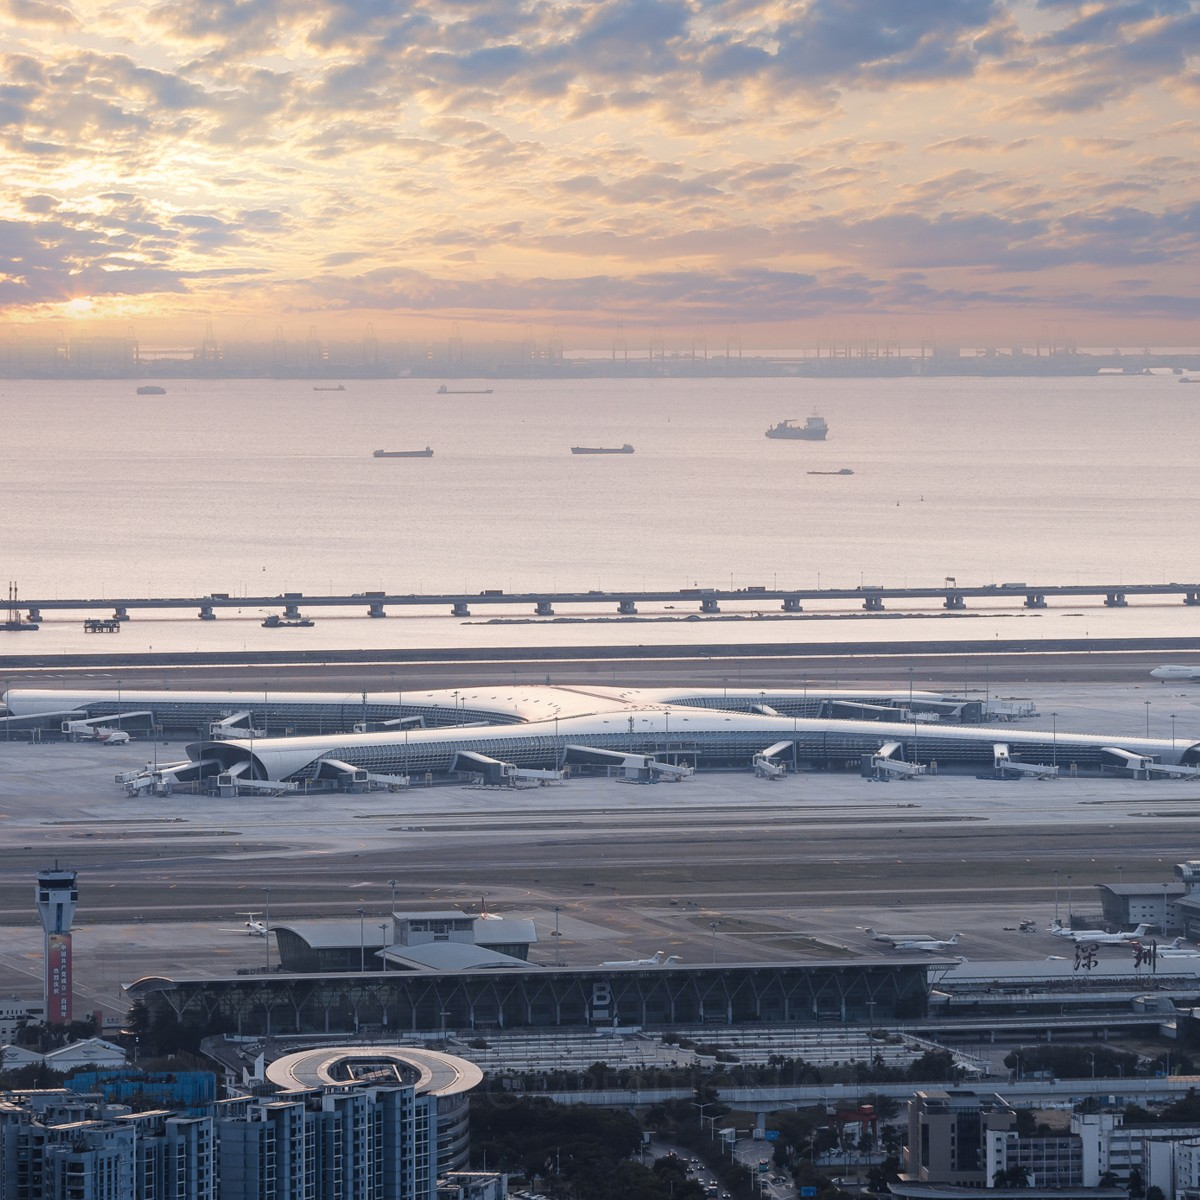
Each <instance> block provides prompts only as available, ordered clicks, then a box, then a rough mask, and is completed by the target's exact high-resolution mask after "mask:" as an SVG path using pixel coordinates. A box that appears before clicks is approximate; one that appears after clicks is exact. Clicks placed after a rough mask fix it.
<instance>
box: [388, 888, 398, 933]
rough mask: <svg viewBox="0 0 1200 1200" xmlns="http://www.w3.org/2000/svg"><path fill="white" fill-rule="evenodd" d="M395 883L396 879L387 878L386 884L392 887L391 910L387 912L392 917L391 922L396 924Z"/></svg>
mask: <svg viewBox="0 0 1200 1200" xmlns="http://www.w3.org/2000/svg"><path fill="white" fill-rule="evenodd" d="M396 883H397V880H395V879H389V880H388V886H389V887H390V888H391V889H392V911H391V912H390V913H389V914H388V915H389V916H390V917H391V918H392V924H393V925H395V924H396Z"/></svg>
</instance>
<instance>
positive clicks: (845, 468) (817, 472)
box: [808, 467, 854, 475]
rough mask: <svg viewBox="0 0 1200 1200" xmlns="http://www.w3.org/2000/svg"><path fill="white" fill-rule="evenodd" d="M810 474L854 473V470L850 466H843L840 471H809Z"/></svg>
mask: <svg viewBox="0 0 1200 1200" xmlns="http://www.w3.org/2000/svg"><path fill="white" fill-rule="evenodd" d="M808 473H809V474H810V475H853V474H854V472H853V471H852V470H850V468H849V467H843V468H842V469H841V470H840V471H809V472H808Z"/></svg>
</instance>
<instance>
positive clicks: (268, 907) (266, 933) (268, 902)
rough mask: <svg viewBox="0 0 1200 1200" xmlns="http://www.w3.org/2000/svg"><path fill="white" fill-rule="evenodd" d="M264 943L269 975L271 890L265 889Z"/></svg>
mask: <svg viewBox="0 0 1200 1200" xmlns="http://www.w3.org/2000/svg"><path fill="white" fill-rule="evenodd" d="M262 891H263V917H264V918H265V920H264V921H263V926H264V928H263V941H264V942H265V943H266V945H265V947H264V949H265V950H266V952H267V973H268V974H270V972H271V889H270V888H269V887H265V888H263V890H262Z"/></svg>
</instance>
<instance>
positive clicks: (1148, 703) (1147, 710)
mask: <svg viewBox="0 0 1200 1200" xmlns="http://www.w3.org/2000/svg"><path fill="white" fill-rule="evenodd" d="M1142 703H1143V704H1144V705H1145V706H1146V736H1147V737H1149V736H1150V701H1149V700H1143V701H1142Z"/></svg>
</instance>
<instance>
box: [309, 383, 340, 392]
mask: <svg viewBox="0 0 1200 1200" xmlns="http://www.w3.org/2000/svg"><path fill="white" fill-rule="evenodd" d="M345 390H346V385H345V384H343V383H339V384H338V385H337V387H314V388H313V391H314V392H344V391H345Z"/></svg>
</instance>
